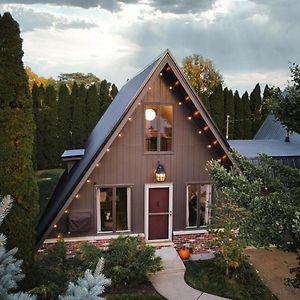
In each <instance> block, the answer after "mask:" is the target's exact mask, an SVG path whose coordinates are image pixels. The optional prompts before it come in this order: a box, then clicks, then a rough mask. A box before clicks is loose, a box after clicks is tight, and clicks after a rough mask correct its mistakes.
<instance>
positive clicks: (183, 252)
mask: <svg viewBox="0 0 300 300" xmlns="http://www.w3.org/2000/svg"><path fill="white" fill-rule="evenodd" d="M179 256H180V258H181V259H189V258H190V250H189V249H188V248H185V247H184V248H181V249H180V250H179Z"/></svg>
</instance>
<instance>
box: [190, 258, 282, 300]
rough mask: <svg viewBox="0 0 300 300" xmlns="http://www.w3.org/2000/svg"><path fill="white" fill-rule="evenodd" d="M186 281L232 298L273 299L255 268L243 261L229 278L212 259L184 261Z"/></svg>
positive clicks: (240, 299) (239, 299)
mask: <svg viewBox="0 0 300 300" xmlns="http://www.w3.org/2000/svg"><path fill="white" fill-rule="evenodd" d="M185 266H186V274H185V277H186V278H185V280H186V282H187V283H188V284H189V285H190V286H192V287H194V288H195V289H197V290H200V291H202V292H207V293H210V294H214V295H218V296H221V297H226V298H230V299H233V300H248V299H249V300H250V299H251V300H262V299H264V300H275V299H277V298H276V297H275V296H273V295H272V293H271V291H270V290H269V289H268V288H267V287H266V286H265V285H264V284H263V282H262V281H261V279H260V277H259V276H258V274H257V272H256V270H255V269H254V267H253V266H251V265H250V264H249V263H244V264H243V265H242V266H241V267H240V268H239V270H238V271H235V273H234V274H232V276H231V278H230V277H226V276H225V274H224V272H223V271H222V270H220V268H219V267H218V266H217V265H216V264H215V263H214V260H203V261H200V260H199V261H186V262H185Z"/></svg>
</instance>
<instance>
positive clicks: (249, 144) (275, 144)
mask: <svg viewBox="0 0 300 300" xmlns="http://www.w3.org/2000/svg"><path fill="white" fill-rule="evenodd" d="M228 142H229V144H230V146H231V148H233V149H235V150H236V151H238V152H239V153H240V154H242V155H244V156H245V157H247V158H248V159H254V158H257V157H258V155H259V154H263V153H264V154H267V155H269V156H272V157H289V156H300V144H298V143H292V142H291V143H286V142H283V141H277V140H230V141H228Z"/></svg>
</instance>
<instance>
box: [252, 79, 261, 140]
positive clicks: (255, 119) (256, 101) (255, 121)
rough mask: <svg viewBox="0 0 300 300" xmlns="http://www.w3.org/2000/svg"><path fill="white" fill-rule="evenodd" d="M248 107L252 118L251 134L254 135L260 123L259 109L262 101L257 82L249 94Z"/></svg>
mask: <svg viewBox="0 0 300 300" xmlns="http://www.w3.org/2000/svg"><path fill="white" fill-rule="evenodd" d="M250 108H251V118H252V136H254V135H255V134H256V132H257V130H258V129H259V127H260V125H261V123H262V117H261V109H262V101H261V94H260V86H259V84H258V83H257V84H256V86H255V88H254V89H253V91H252V93H251V94H250Z"/></svg>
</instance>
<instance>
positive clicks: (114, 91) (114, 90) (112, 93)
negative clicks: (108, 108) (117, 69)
mask: <svg viewBox="0 0 300 300" xmlns="http://www.w3.org/2000/svg"><path fill="white" fill-rule="evenodd" d="M118 92H119V91H118V88H117V86H116V85H115V84H114V83H113V84H112V86H111V90H110V97H111V99H112V100H113V99H115V97H116V96H117V94H118Z"/></svg>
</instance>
